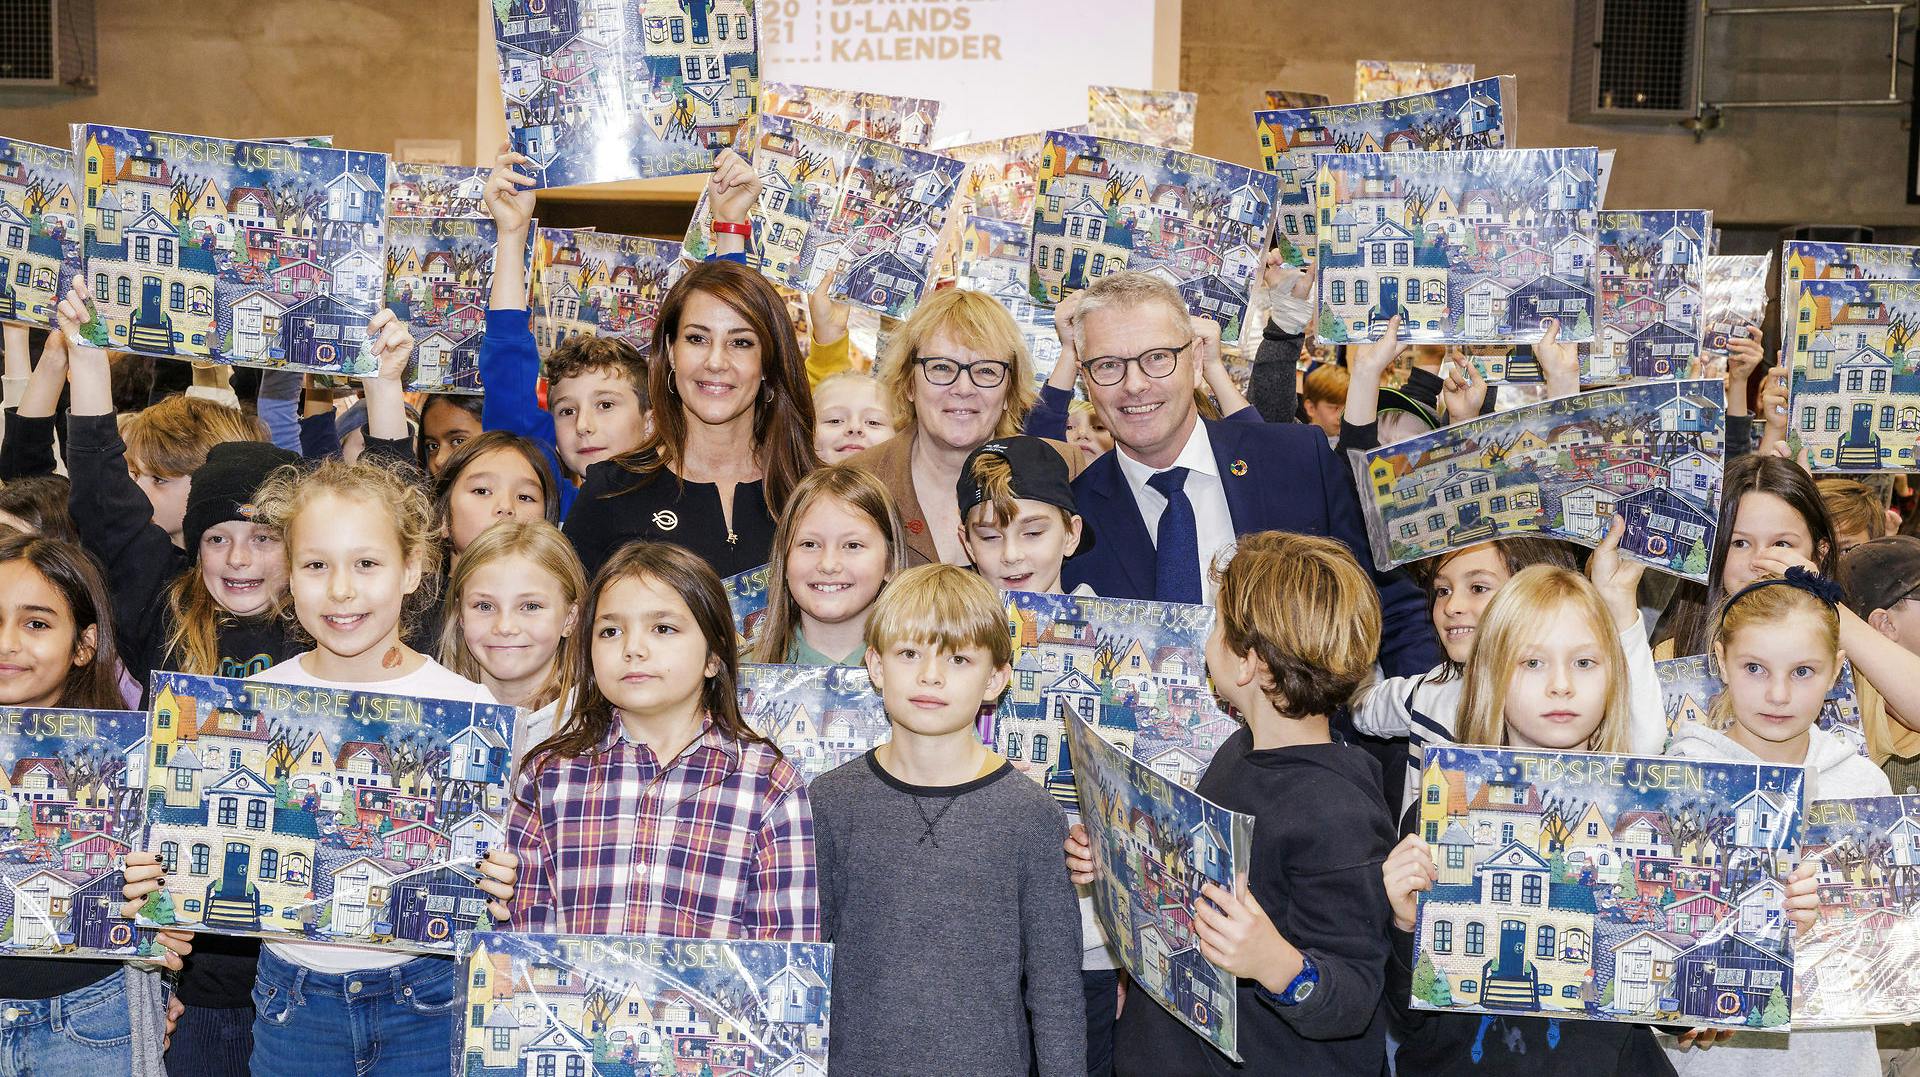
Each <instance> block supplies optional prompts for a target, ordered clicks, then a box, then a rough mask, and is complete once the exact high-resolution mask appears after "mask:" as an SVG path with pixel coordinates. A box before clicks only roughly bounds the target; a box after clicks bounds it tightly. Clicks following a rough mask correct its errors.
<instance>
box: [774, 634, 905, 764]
mask: <svg viewBox="0 0 1920 1077" xmlns="http://www.w3.org/2000/svg"><path fill="white" fill-rule="evenodd" d="M737 683H738V686H739V691H740V717H741V718H742V719H744V720H745V721H746V723H747V728H749V729H752V730H753V731H754V732H756V733H759V734H760V735H761V736H763V737H766V738H767V739H768V740H771V741H772V742H773V743H774V744H776V745H778V746H779V748H780V754H782V755H784V756H786V757H787V761H788V762H789V763H792V764H793V765H794V766H795V767H797V768H799V770H800V776H801V777H802V778H804V779H806V780H807V781H809V782H810V781H812V780H814V779H815V778H818V777H819V776H820V775H822V774H825V773H826V772H827V771H830V770H832V769H833V768H835V767H837V766H840V765H841V764H843V763H851V762H852V761H854V760H855V759H858V758H860V757H861V756H863V755H865V754H867V750H868V749H870V748H873V747H875V746H876V745H879V744H882V743H884V742H885V741H886V739H887V737H888V736H889V735H890V734H891V733H892V727H891V726H889V725H888V724H887V712H886V709H885V708H884V707H882V706H881V705H880V695H879V693H877V692H875V691H874V690H873V682H872V681H871V680H869V679H868V677H867V669H866V667H865V666H783V665H759V664H755V663H751V662H747V663H742V664H741V666H740V676H739V679H738V682H737Z"/></svg>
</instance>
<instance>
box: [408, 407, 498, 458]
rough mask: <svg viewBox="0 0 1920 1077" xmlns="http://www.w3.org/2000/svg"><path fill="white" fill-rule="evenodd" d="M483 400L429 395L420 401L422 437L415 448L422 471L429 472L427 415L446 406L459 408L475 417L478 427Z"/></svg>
mask: <svg viewBox="0 0 1920 1077" xmlns="http://www.w3.org/2000/svg"><path fill="white" fill-rule="evenodd" d="M482 399H483V398H481V397H477V396H468V395H467V394H465V393H428V394H427V395H426V397H425V398H424V399H422V400H421V401H420V437H419V440H418V444H417V445H416V446H415V447H414V453H415V457H416V459H415V462H416V463H418V464H419V465H420V469H421V470H422V471H425V470H427V414H428V413H429V412H431V411H433V409H434V408H436V407H439V406H440V405H442V404H445V405H447V406H448V407H454V408H459V409H460V410H461V411H464V412H466V413H467V414H468V415H471V416H473V421H474V424H475V425H476V426H477V425H479V423H480V406H481V400H482Z"/></svg>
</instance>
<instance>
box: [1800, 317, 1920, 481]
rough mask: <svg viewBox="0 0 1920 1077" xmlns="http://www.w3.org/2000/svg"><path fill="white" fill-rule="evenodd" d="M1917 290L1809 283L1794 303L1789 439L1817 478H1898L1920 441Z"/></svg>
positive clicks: (1911, 459)
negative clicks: (1891, 474) (1884, 473)
mask: <svg viewBox="0 0 1920 1077" xmlns="http://www.w3.org/2000/svg"><path fill="white" fill-rule="evenodd" d="M1916 327H1920V285H1914V284H1912V283H1911V282H1902V281H1867V280H1811V281H1808V282H1806V283H1805V284H1804V285H1802V286H1801V288H1800V291H1799V300H1798V302H1797V304H1796V306H1795V310H1794V317H1793V332H1792V334H1791V336H1790V337H1789V346H1790V348H1791V349H1792V351H1791V355H1790V359H1791V362H1792V366H1793V374H1792V379H1793V380H1792V395H1791V400H1792V406H1793V409H1794V412H1795V422H1794V423H1793V428H1792V432H1793V434H1794V436H1795V437H1796V438H1797V439H1798V440H1799V442H1800V443H1802V444H1804V445H1805V446H1806V448H1807V451H1808V455H1809V458H1810V460H1811V461H1812V465H1813V468H1814V470H1815V471H1852V472H1867V471H1881V470H1893V471H1900V470H1905V469H1909V468H1911V467H1913V466H1914V442H1915V439H1916V437H1920V371H1916V368H1915V359H1916V356H1915V353H1914V351H1913V345H1914V331H1915V329H1916Z"/></svg>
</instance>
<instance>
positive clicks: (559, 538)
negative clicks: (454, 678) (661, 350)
mask: <svg viewBox="0 0 1920 1077" xmlns="http://www.w3.org/2000/svg"><path fill="white" fill-rule="evenodd" d="M481 436H482V437H485V436H486V435H484V434H483V435H481ZM469 444H471V442H469ZM465 447H466V446H461V448H462V449H464V448H465ZM452 471H453V468H452V467H451V466H448V467H447V468H446V469H445V470H444V471H442V472H441V474H443V475H445V474H449V473H451V472H452ZM516 556H518V557H524V558H526V559H527V560H529V561H532V562H533V563H534V564H536V565H538V566H540V568H542V569H544V570H545V571H546V573H547V574H548V575H550V576H552V577H553V578H554V580H555V581H557V582H558V583H559V584H560V601H562V602H564V603H566V604H567V605H569V606H573V607H575V610H576V615H575V617H574V621H573V631H571V632H568V633H567V634H566V635H564V636H562V637H561V638H560V649H559V651H558V652H556V653H555V654H554V656H553V665H552V667H551V669H550V670H549V672H548V674H547V681H546V683H545V684H543V685H541V687H540V694H539V695H537V696H535V697H534V700H533V702H531V703H529V704H527V705H526V709H528V710H538V709H539V708H541V707H544V706H546V705H547V704H548V703H551V702H553V701H554V700H556V699H565V698H567V696H568V694H569V693H570V692H571V691H572V689H573V676H574V670H575V669H576V668H577V667H578V666H579V664H580V653H581V652H582V651H585V650H586V648H585V647H584V646H582V645H581V643H580V641H581V640H582V639H584V638H585V637H586V634H587V632H586V627H585V622H583V621H581V620H580V618H579V616H578V609H579V607H580V606H581V605H582V604H583V603H584V602H585V601H586V597H587V577H586V573H585V572H584V571H583V570H582V569H581V567H580V556H579V555H578V554H576V553H574V552H573V544H572V543H570V542H568V541H567V539H566V536H565V535H562V534H561V533H560V529H559V528H557V527H555V526H553V525H552V524H550V523H547V522H546V521H544V520H526V521H522V520H502V521H500V522H499V523H497V524H494V525H493V526H492V527H489V528H487V529H486V530H485V531H482V532H480V537H479V538H476V539H474V540H473V541H472V542H471V543H469V544H468V545H467V549H466V552H465V553H463V554H461V555H460V559H459V560H458V561H455V562H454V563H453V572H452V573H451V574H450V575H449V576H448V578H447V595H446V605H445V607H444V608H443V609H442V610H441V614H440V619H441V628H440V664H441V665H444V666H446V667H447V668H448V669H450V670H452V671H454V672H455V673H458V674H459V675H461V676H462V677H465V678H466V679H468V680H470V681H473V682H474V683H475V684H478V683H480V680H481V677H482V675H483V671H482V670H481V668H480V660H479V659H478V658H475V657H474V655H473V650H472V649H471V648H469V647H468V646H467V636H466V632H465V631H464V630H463V629H462V627H461V624H460V616H461V613H462V612H463V609H464V606H465V603H464V601H463V599H462V595H464V594H465V592H466V589H467V583H468V582H469V581H471V580H472V579H473V576H474V573H476V572H479V571H480V570H481V569H482V568H484V567H486V566H487V565H488V564H489V563H491V562H493V561H497V560H499V559H500V558H503V557H516Z"/></svg>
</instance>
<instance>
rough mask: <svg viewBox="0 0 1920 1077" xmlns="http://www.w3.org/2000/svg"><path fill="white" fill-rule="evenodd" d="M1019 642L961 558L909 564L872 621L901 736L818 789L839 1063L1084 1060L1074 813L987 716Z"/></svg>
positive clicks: (845, 1066)
mask: <svg viewBox="0 0 1920 1077" xmlns="http://www.w3.org/2000/svg"><path fill="white" fill-rule="evenodd" d="M1011 652H1012V640H1011V639H1010V638H1009V636H1008V634H1007V614H1006V608H1005V607H1004V606H1003V605H1002V604H1001V602H1000V597H999V595H998V594H997V593H995V591H994V590H993V588H992V587H990V586H989V585H988V584H987V583H986V582H985V581H984V580H982V579H981V578H980V577H978V576H975V575H973V574H972V573H970V572H967V571H966V570H964V569H961V568H958V567H956V566H953V565H944V564H932V565H922V566H920V567H918V568H912V569H908V570H907V571H905V572H903V573H901V574H900V575H899V576H897V577H895V579H894V581H893V582H892V583H891V584H889V585H888V587H887V589H886V590H885V591H883V592H881V595H880V598H879V601H877V602H876V603H875V604H874V607H873V612H872V614H871V615H870V616H869V618H868V620H867V671H868V673H869V674H870V675H871V676H872V678H873V687H874V690H875V691H876V692H878V693H879V694H880V698H881V701H882V703H883V705H884V706H885V707H886V710H887V718H888V720H889V722H890V723H891V724H892V727H893V729H892V735H891V738H890V739H889V740H888V741H887V743H885V744H882V745H880V746H879V747H878V748H875V749H873V750H872V751H870V752H868V753H867V754H866V755H865V756H863V757H861V758H859V759H856V760H854V761H852V762H850V763H847V764H846V765H844V766H842V767H840V768H838V769H836V770H834V771H832V772H830V773H827V774H824V775H822V776H820V777H819V778H817V779H815V780H814V783H813V785H812V786H811V787H810V788H809V789H808V793H809V795H810V796H811V797H812V800H813V808H814V826H815V836H816V840H817V842H818V852H819V858H820V859H819V863H820V890H821V906H822V912H823V914H824V916H825V919H826V924H827V931H828V934H829V935H830V936H831V939H832V941H833V943H834V955H833V1000H832V1013H833V1034H832V1036H831V1037H830V1038H829V1040H828V1052H829V1054H828V1068H829V1069H830V1070H832V1072H833V1073H834V1074H835V1075H836V1077H848V1075H860V1074H874V1075H876V1077H910V1075H916V1074H927V1075H947V1074H956V1073H964V1074H968V1075H969V1077H1027V1074H1028V1073H1029V1067H1030V1066H1032V1067H1033V1068H1032V1070H1031V1072H1033V1073H1036V1074H1038V1075H1040V1077H1066V1075H1068V1074H1075V1075H1084V1074H1085V1073H1086V1064H1087V1059H1086V1031H1087V1030H1086V1023H1085V1017H1084V1009H1083V1006H1084V1003H1083V1000H1082V997H1081V988H1080V914H1079V909H1078V907H1077V905H1076V902H1075V898H1074V890H1073V885H1072V884H1071V883H1070V882H1069V881H1068V879H1067V873H1066V870H1065V868H1064V866H1063V865H1062V864H1061V862H1060V854H1059V848H1060V843H1061V842H1062V840H1063V839H1064V838H1065V836H1066V815H1065V814H1064V813H1063V812H1062V811H1061V810H1060V807H1059V805H1057V804H1055V803H1054V802H1053V800H1052V798H1050V797H1049V796H1047V794H1046V793H1045V791H1043V790H1042V789H1041V788H1040V786H1039V785H1038V784H1036V783H1035V782H1032V781H1029V780H1027V779H1026V778H1025V777H1023V776H1022V775H1021V774H1020V773H1019V772H1018V771H1016V770H1014V768H1013V765H1012V764H1011V763H1009V762H1007V761H1006V760H1005V759H1002V758H1001V757H1000V756H998V755H996V754H994V753H993V752H992V751H991V750H990V749H988V748H987V747H986V746H985V745H983V744H982V743H981V742H980V737H979V734H978V733H977V732H976V730H975V724H974V723H975V719H976V716H977V715H978V714H979V711H980V707H981V705H982V704H985V703H991V702H993V701H994V700H995V699H996V698H998V696H999V695H1000V693H1001V692H1002V691H1003V690H1005V688H1006V686H1007V678H1008V676H1009V675H1010V672H1011V671H1010V669H1009V667H1010V664H1011V661H1012V653H1011Z"/></svg>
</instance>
